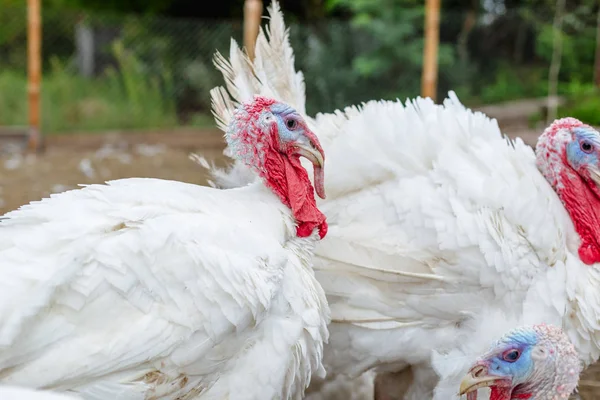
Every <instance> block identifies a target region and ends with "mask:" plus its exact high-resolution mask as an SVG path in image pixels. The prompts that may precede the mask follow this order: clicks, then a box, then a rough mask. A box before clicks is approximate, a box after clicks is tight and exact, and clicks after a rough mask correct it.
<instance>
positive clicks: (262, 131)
mask: <svg viewBox="0 0 600 400" xmlns="http://www.w3.org/2000/svg"><path fill="white" fill-rule="evenodd" d="M225 139H226V140H227V144H228V145H229V148H230V149H231V152H232V155H233V156H234V157H235V158H237V159H239V160H241V161H242V162H244V163H245V164H246V165H247V166H248V167H250V168H252V169H253V170H254V171H255V172H256V173H257V174H258V175H259V176H260V177H261V178H262V179H263V181H264V182H265V184H266V185H267V186H268V187H269V188H270V189H271V190H272V191H273V193H275V194H276V195H277V196H278V197H279V198H280V199H281V201H282V202H283V203H284V204H285V205H287V206H288V207H290V209H291V210H292V213H293V215H294V217H295V219H296V221H297V223H298V229H297V234H298V236H300V237H307V236H310V235H311V234H312V232H313V230H314V228H315V227H318V228H319V234H320V237H321V238H323V237H325V235H326V233H327V222H326V219H325V216H324V215H323V214H322V213H321V212H320V211H319V210H318V209H317V206H316V202H315V197H314V191H313V186H312V184H311V182H310V179H309V178H308V174H307V172H306V170H305V169H304V167H302V163H301V162H300V157H305V158H307V159H308V160H309V161H310V162H311V163H312V164H313V169H314V182H315V189H314V190H315V191H316V192H317V194H318V195H319V197H321V198H323V199H324V198H325V187H324V172H323V166H324V160H325V154H324V153H323V148H322V147H321V144H320V143H319V140H318V139H317V136H316V135H315V134H314V133H313V132H311V130H310V129H309V128H308V126H307V124H306V122H305V121H304V119H303V118H302V117H301V116H300V115H299V114H298V113H297V112H296V110H294V109H293V108H292V107H290V106H289V105H287V104H284V103H281V102H277V101H275V100H273V99H269V98H266V97H261V96H256V97H254V99H253V100H252V101H250V102H247V103H244V104H242V105H241V106H240V107H238V109H237V110H236V111H235V112H234V115H233V118H232V121H231V122H230V124H229V127H228V129H227V132H226V133H225Z"/></svg>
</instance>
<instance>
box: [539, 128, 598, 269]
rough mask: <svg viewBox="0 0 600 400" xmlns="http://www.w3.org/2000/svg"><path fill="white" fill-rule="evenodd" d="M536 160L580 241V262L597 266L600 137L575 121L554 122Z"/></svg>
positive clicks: (542, 140)
mask: <svg viewBox="0 0 600 400" xmlns="http://www.w3.org/2000/svg"><path fill="white" fill-rule="evenodd" d="M536 158H537V161H536V163H537V167H538V169H539V170H540V172H541V173H542V174H543V175H544V177H545V178H546V180H547V181H548V182H549V183H550V185H551V186H552V188H553V189H554V190H555V191H556V193H557V194H558V196H559V197H560V199H561V201H562V203H563V204H564V206H565V208H566V209H567V211H568V212H569V214H570V216H571V220H572V221H573V224H574V225H575V229H576V231H577V233H578V234H579V236H580V238H581V245H580V247H579V257H580V259H581V260H582V261H583V262H584V263H586V264H588V265H592V264H595V263H598V262H600V224H598V221H600V133H598V131H596V130H595V129H594V128H592V127H590V126H589V125H585V124H583V123H582V122H581V121H579V120H577V119H575V118H563V119H559V120H556V121H555V122H554V123H553V124H552V125H550V126H549V127H548V128H547V129H546V130H545V131H544V133H543V134H542V135H541V136H540V138H539V140H538V144H537V147H536Z"/></svg>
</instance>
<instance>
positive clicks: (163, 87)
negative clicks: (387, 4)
mask: <svg viewBox="0 0 600 400" xmlns="http://www.w3.org/2000/svg"><path fill="white" fill-rule="evenodd" d="M423 20H424V9H423V7H414V8H407V9H397V10H396V11H394V12H390V13H382V14H381V15H380V16H379V17H378V18H374V19H368V18H367V19H363V20H360V19H354V20H353V21H339V20H327V21H319V22H316V23H313V24H298V23H290V24H289V27H290V35H291V42H292V46H293V48H294V51H295V54H296V67H297V68H298V69H301V70H302V71H303V72H304V75H305V80H306V86H307V94H308V100H307V108H308V111H309V112H310V113H315V112H318V111H332V110H334V109H336V108H342V107H344V106H347V105H350V104H357V103H360V102H363V101H367V100H370V99H381V98H383V99H394V98H400V99H404V98H407V97H414V96H417V95H419V92H420V77H421V67H422V49H423V39H422V38H423ZM552 20H553V10H552V9H551V8H546V9H528V8H520V9H514V10H492V11H490V10H488V11H486V12H477V13H476V12H474V11H473V10H466V9H465V10H452V11H444V12H443V15H442V22H441V28H440V29H441V34H440V52H439V84H438V93H439V96H444V95H445V93H446V92H447V91H448V90H449V89H452V90H455V91H456V92H457V93H458V94H459V96H460V97H461V99H462V100H463V101H465V102H466V103H467V104H470V105H471V104H478V103H492V102H497V101H502V100H510V99H515V98H523V97H535V96H543V95H546V93H547V87H548V83H547V76H548V67H549V63H550V60H551V55H552V52H553V49H554V47H553V39H554V35H553V30H552ZM26 24H27V21H26V9H25V8H24V7H8V8H5V9H3V10H2V13H1V14H0V125H23V124H25V123H26V112H27V102H26V87H27V86H26V61H27V60H26V56H27V52H26V44H27V43H26ZM563 28H564V32H563V34H562V39H563V40H562V42H563V57H562V68H561V74H560V85H559V90H560V91H561V93H571V92H574V91H575V92H576V91H580V92H583V93H591V90H592V89H591V88H593V80H594V78H593V77H594V61H595V52H596V29H597V26H596V9H594V8H593V7H588V8H585V7H578V8H577V9H573V10H568V13H567V14H566V15H565V19H564V26H563ZM42 32H43V41H42V47H43V71H44V75H43V82H42V124H43V126H42V128H43V130H44V131H45V132H62V131H86V130H109V129H128V128H160V127H172V126H177V125H206V124H211V123H212V119H211V117H210V101H209V94H208V92H209V90H210V89H211V88H212V87H214V86H216V85H219V84H222V78H221V76H220V74H219V73H218V72H217V71H216V69H215V68H214V67H213V65H212V57H213V54H214V52H215V51H216V50H219V51H221V52H224V53H227V52H228V49H229V45H230V39H231V38H234V39H236V40H237V41H238V43H241V39H242V21H241V20H235V21H215V20H191V19H168V18H157V17H144V16H132V15H125V16H123V15H109V14H96V13H89V12H85V13H84V12H75V11H72V10H65V9H52V8H46V9H44V10H43V31H42ZM599 103H600V102H599ZM598 106H600V104H598ZM590 108H593V107H592V106H590Z"/></svg>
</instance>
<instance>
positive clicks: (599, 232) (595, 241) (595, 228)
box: [557, 169, 600, 265]
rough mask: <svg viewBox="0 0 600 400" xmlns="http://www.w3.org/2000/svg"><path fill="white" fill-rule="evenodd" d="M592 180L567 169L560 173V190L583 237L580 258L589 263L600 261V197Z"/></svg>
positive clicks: (560, 195)
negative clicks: (588, 180) (589, 180)
mask: <svg viewBox="0 0 600 400" xmlns="http://www.w3.org/2000/svg"><path fill="white" fill-rule="evenodd" d="M593 185H594V184H593V183H592V182H586V181H585V180H584V179H583V178H582V177H581V176H580V175H579V174H577V173H575V171H572V170H570V169H566V170H564V171H562V172H561V174H560V183H559V185H557V187H558V189H557V194H558V196H559V197H560V199H561V201H562V203H563V204H564V206H565V208H566V209H567V211H568V213H569V215H570V216H571V220H572V221H573V225H574V226H575V230H576V231H577V233H578V234H579V237H580V239H581V245H580V246H579V250H578V253H579V258H580V259H581V261H583V262H584V263H585V264H587V265H591V264H594V263H597V262H600V200H599V199H598V196H597V195H596V193H595V188H594V187H593Z"/></svg>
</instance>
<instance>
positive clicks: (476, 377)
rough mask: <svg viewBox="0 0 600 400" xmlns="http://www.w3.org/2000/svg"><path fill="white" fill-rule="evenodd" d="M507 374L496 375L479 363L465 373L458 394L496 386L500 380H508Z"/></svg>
mask: <svg viewBox="0 0 600 400" xmlns="http://www.w3.org/2000/svg"><path fill="white" fill-rule="evenodd" d="M507 380H508V378H506V377H505V376H494V375H490V374H489V370H488V367H486V366H485V365H482V364H477V365H475V366H474V367H473V368H471V370H470V371H469V372H468V373H467V375H465V377H464V378H463V380H462V381H461V382H460V390H459V392H458V394H459V395H460V396H462V395H463V394H465V393H471V392H474V391H476V390H477V389H481V388H483V387H489V386H495V385H496V384H497V383H498V382H499V381H503V382H506V381H507Z"/></svg>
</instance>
